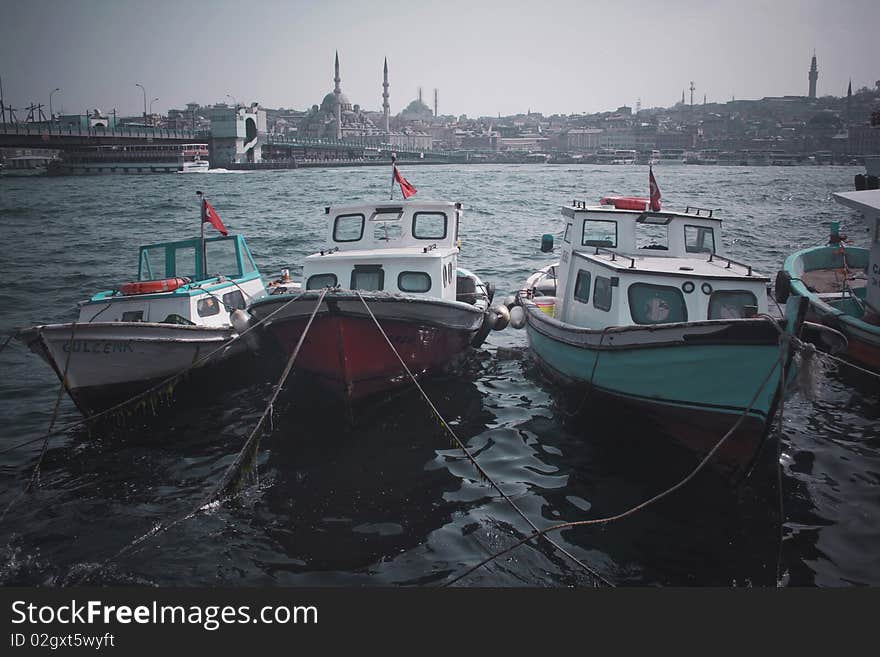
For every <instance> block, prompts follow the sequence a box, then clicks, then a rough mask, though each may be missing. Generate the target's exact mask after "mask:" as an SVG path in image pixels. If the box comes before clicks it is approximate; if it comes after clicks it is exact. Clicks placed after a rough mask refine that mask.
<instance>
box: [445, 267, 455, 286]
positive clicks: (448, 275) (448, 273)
mask: <svg viewBox="0 0 880 657" xmlns="http://www.w3.org/2000/svg"><path fill="white" fill-rule="evenodd" d="M446 280H448V281H449V284H450V285H452V282H453V281H454V280H455V276H453V275H452V263H451V262H450V263H448V264H447V265H446Z"/></svg>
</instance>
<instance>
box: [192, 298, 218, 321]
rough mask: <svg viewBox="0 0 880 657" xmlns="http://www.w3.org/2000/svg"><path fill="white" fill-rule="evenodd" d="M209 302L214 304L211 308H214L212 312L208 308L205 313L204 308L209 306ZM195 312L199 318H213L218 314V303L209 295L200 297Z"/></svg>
mask: <svg viewBox="0 0 880 657" xmlns="http://www.w3.org/2000/svg"><path fill="white" fill-rule="evenodd" d="M211 302H213V303H214V304H215V305H214V307H213V308H214V310H213V312H211V310H210V308H209V309H208V311H207V312H204V311H203V310H204V308H205V306H206V305H207V306H210V304H211ZM196 312H197V313H198V314H199V317H213V316H214V315H219V314H220V302H219V301H217V299H215V298H214V297H212V296H210V295H206V296H204V297H202V298H201V299H199V300H198V301H196Z"/></svg>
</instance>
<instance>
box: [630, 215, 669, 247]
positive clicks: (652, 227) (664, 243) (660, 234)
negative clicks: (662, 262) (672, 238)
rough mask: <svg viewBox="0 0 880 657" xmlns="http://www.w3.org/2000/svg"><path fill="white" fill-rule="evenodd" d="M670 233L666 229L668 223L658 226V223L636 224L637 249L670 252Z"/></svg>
mask: <svg viewBox="0 0 880 657" xmlns="http://www.w3.org/2000/svg"><path fill="white" fill-rule="evenodd" d="M666 221H668V219H667V220H666ZM668 233H669V229H668V228H667V227H666V222H664V223H662V224H659V225H658V223H654V222H649V221H646V222H641V221H640V222H638V223H636V248H637V249H656V250H657V251H668V250H669V241H668V240H669V236H668Z"/></svg>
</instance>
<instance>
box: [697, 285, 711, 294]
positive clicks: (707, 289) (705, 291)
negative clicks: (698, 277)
mask: <svg viewBox="0 0 880 657" xmlns="http://www.w3.org/2000/svg"><path fill="white" fill-rule="evenodd" d="M700 289H701V290H702V291H703V294H712V286H711V285H709V283H703V284H702V285H701V286H700Z"/></svg>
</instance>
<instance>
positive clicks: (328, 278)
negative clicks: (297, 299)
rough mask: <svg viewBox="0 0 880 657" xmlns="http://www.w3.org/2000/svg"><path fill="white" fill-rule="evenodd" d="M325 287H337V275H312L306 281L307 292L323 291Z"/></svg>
mask: <svg viewBox="0 0 880 657" xmlns="http://www.w3.org/2000/svg"><path fill="white" fill-rule="evenodd" d="M325 287H336V274H312V275H311V276H309V280H307V281H306V289H307V290H321V289H323V288H325Z"/></svg>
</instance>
